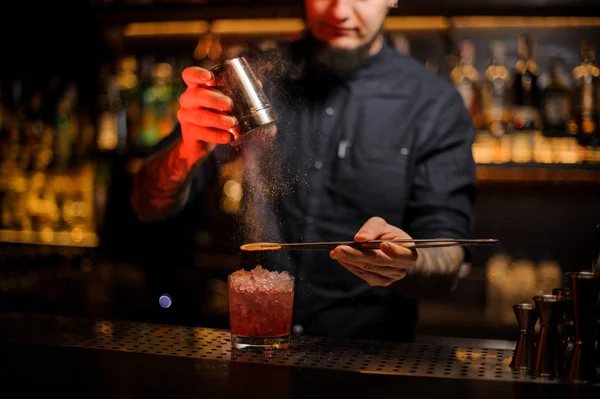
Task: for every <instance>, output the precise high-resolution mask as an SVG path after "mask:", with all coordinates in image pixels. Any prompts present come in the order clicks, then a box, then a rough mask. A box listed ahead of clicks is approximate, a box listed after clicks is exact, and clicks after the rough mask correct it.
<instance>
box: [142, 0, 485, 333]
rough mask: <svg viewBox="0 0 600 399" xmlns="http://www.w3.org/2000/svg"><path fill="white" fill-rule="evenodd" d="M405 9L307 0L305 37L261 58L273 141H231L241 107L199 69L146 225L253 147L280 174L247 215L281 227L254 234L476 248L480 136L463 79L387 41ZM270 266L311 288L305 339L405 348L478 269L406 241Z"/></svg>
mask: <svg viewBox="0 0 600 399" xmlns="http://www.w3.org/2000/svg"><path fill="white" fill-rule="evenodd" d="M392 6H395V4H392V2H390V0H360V1H359V0H305V2H304V11H305V22H306V26H307V30H306V33H305V35H304V36H303V38H301V39H299V40H298V41H295V42H292V43H282V44H281V46H280V47H279V48H277V49H276V50H274V51H272V54H271V55H269V56H267V57H266V58H265V57H259V58H256V59H253V58H249V62H250V64H251V65H253V66H258V67H256V70H257V73H259V77H260V79H261V83H262V85H263V87H264V90H265V92H266V93H267V97H268V98H269V100H270V102H271V104H272V105H273V107H274V109H275V112H276V114H277V117H278V121H279V122H278V124H277V134H276V135H275V137H274V138H273V139H271V140H256V141H255V142H248V144H247V145H243V146H242V147H243V148H240V147H238V146H231V145H229V143H230V142H231V140H232V134H231V133H230V132H231V129H235V126H236V120H235V118H233V117H232V116H231V115H230V111H231V109H232V106H233V101H232V99H231V98H229V97H227V96H225V95H223V94H222V93H220V92H218V91H217V90H215V89H214V88H213V87H212V86H213V85H214V76H213V75H212V73H211V72H210V71H207V70H205V69H202V68H199V67H195V66H192V67H188V68H187V69H185V70H184V71H183V73H182V77H183V80H184V81H185V83H186V85H187V88H186V90H185V92H184V93H183V94H182V95H181V97H180V100H179V104H180V109H179V111H178V114H177V116H178V120H179V125H178V127H177V128H176V129H175V131H174V132H173V133H172V134H171V135H170V136H169V137H168V138H167V139H165V141H164V142H163V143H161V146H160V147H159V149H158V150H157V153H156V154H155V155H154V156H153V157H151V158H150V159H149V160H148V161H147V162H146V163H145V164H144V166H143V167H142V168H141V169H140V170H139V172H138V173H137V175H136V177H135V182H134V190H133V193H132V197H131V201H132V205H133V208H134V210H135V212H136V214H137V216H138V218H139V219H140V221H142V222H145V223H153V222H156V221H162V220H167V219H169V218H171V217H173V216H175V215H177V214H179V213H180V212H181V211H182V210H183V209H184V208H185V207H186V206H189V205H190V203H192V202H193V201H198V200H200V199H201V197H202V192H203V191H202V190H203V188H205V185H206V182H208V181H210V179H212V178H214V176H216V174H217V173H218V171H219V165H221V164H222V163H223V161H224V160H226V159H228V157H230V155H231V153H236V152H239V151H241V152H242V153H243V154H244V155H243V158H244V159H245V161H246V162H247V164H246V166H247V168H246V170H252V171H255V170H256V168H257V165H262V166H263V167H265V166H266V167H265V168H264V171H266V172H268V173H265V174H264V176H266V177H264V178H263V180H260V179H258V180H257V178H256V175H255V174H250V173H249V174H248V176H247V178H246V180H245V181H246V185H247V186H248V187H246V188H245V190H246V193H247V197H248V199H247V201H246V203H247V205H246V206H247V208H245V209H246V212H247V214H248V215H253V217H254V218H255V219H256V220H263V221H265V222H267V223H266V224H264V225H262V226H260V228H259V229H258V231H259V232H262V233H264V235H263V236H261V237H258V236H256V235H254V234H252V237H250V236H248V237H247V238H248V239H254V240H256V239H257V238H261V241H275V240H277V241H279V242H311V241H347V240H352V239H353V240H356V241H365V240H373V239H395V238H470V237H472V221H473V220H472V205H473V201H474V197H475V191H476V176H475V163H474V160H473V157H472V152H471V145H472V143H473V140H474V136H475V129H474V126H473V124H472V121H471V118H470V115H469V113H468V111H467V109H466V108H465V107H464V105H463V101H462V98H461V96H460V95H459V93H458V92H457V91H456V90H455V89H454V87H453V86H452V85H451V84H450V83H449V82H447V81H446V80H445V79H443V78H440V77H437V76H435V75H434V74H432V73H431V72H430V71H428V70H427V69H426V68H425V67H424V66H423V65H422V64H421V63H419V62H418V61H416V60H414V59H412V58H410V57H409V56H407V55H404V54H402V53H400V52H398V51H396V50H395V49H394V48H393V47H391V46H390V44H389V43H387V41H386V39H385V37H384V34H383V22H384V19H385V18H386V16H387V14H388V11H389V8H390V7H392ZM269 57H270V58H269ZM265 59H266V61H265ZM261 65H269V67H268V68H267V67H264V68H262V67H261ZM261 71H262V72H264V73H261ZM265 71H266V72H265ZM269 165H270V168H269ZM271 169H275V170H276V171H275V172H273V170H271ZM253 173H254V172H253ZM269 178H270V180H269V181H265V179H269ZM253 183H256V184H254V186H253ZM273 184H275V185H279V187H278V189H272V187H271V186H269V187H267V185H273ZM266 188H268V190H267V189H266ZM267 191H268V192H267ZM253 205H254V208H253V207H252V206H253ZM255 230H256V229H255ZM255 233H256V231H255ZM262 255H264V257H263V258H260V259H258V258H247V259H246V261H247V262H248V266H256V265H257V264H258V262H261V264H262V265H264V266H265V267H267V268H271V269H281V270H287V271H289V272H291V273H292V274H294V275H295V277H296V297H295V309H294V331H295V332H296V333H303V334H306V335H315V336H327V337H336V338H363V339H377V340H392V341H411V340H412V339H413V335H414V328H415V325H416V322H417V308H418V306H417V301H418V300H420V299H423V298H427V297H434V296H441V295H447V294H448V293H450V292H452V291H453V290H454V288H455V285H456V283H457V279H458V272H459V268H460V266H461V264H462V263H464V262H467V261H468V253H467V252H465V250H464V249H463V248H461V247H445V248H428V249H415V248H411V247H410V245H406V244H405V245H398V244H393V243H384V244H381V246H380V248H379V249H377V250H369V251H360V250H356V249H353V248H350V247H348V246H339V247H337V248H336V249H335V250H333V251H331V252H327V251H297V252H288V251H274V252H271V253H267V254H264V253H263V254H262ZM248 259H249V260H248Z"/></svg>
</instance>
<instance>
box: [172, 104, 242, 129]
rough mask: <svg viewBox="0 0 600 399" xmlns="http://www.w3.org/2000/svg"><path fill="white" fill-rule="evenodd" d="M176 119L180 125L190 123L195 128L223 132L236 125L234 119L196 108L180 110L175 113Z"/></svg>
mask: <svg viewBox="0 0 600 399" xmlns="http://www.w3.org/2000/svg"><path fill="white" fill-rule="evenodd" d="M177 119H178V120H179V122H180V123H181V124H182V125H184V124H186V123H191V124H193V125H197V126H205V127H213V128H217V129H223V130H229V129H231V128H232V127H235V126H236V124H237V121H236V119H235V118H234V117H231V116H228V115H221V114H217V113H215V112H212V111H209V110H206V109H198V108H180V109H179V110H178V111H177Z"/></svg>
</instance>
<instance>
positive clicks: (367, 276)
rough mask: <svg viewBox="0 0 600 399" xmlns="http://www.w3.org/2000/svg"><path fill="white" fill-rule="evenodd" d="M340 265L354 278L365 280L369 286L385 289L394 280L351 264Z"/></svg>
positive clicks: (343, 263) (342, 263)
mask: <svg viewBox="0 0 600 399" xmlns="http://www.w3.org/2000/svg"><path fill="white" fill-rule="evenodd" d="M340 264H341V265H342V266H344V267H345V268H346V269H347V270H348V271H349V272H351V273H352V274H354V275H355V276H357V277H359V278H362V279H363V280H365V281H366V282H367V283H369V285H371V286H381V287H385V286H388V285H390V284H391V283H393V282H394V279H391V278H389V277H387V276H382V275H380V274H377V273H373V272H370V271H367V270H364V269H361V268H359V267H357V266H355V265H353V264H350V263H346V262H340Z"/></svg>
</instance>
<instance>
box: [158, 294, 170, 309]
mask: <svg viewBox="0 0 600 399" xmlns="http://www.w3.org/2000/svg"><path fill="white" fill-rule="evenodd" d="M172 303H173V301H172V300H171V297H170V296H169V295H168V294H163V295H161V296H160V297H159V298H158V304H159V305H160V306H161V307H163V308H165V309H166V308H168V307H171V304H172Z"/></svg>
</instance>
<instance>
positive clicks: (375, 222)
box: [354, 217, 388, 242]
mask: <svg viewBox="0 0 600 399" xmlns="http://www.w3.org/2000/svg"><path fill="white" fill-rule="evenodd" d="M387 226H388V224H387V222H386V221H385V220H384V219H382V218H380V217H372V218H370V219H369V220H367V221H366V222H365V224H364V225H363V226H362V227H361V228H360V230H358V232H357V233H356V235H355V236H354V240H356V241H358V242H362V241H368V240H376V239H377V238H378V237H379V236H380V235H381V232H383V231H385V230H386V227H387Z"/></svg>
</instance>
